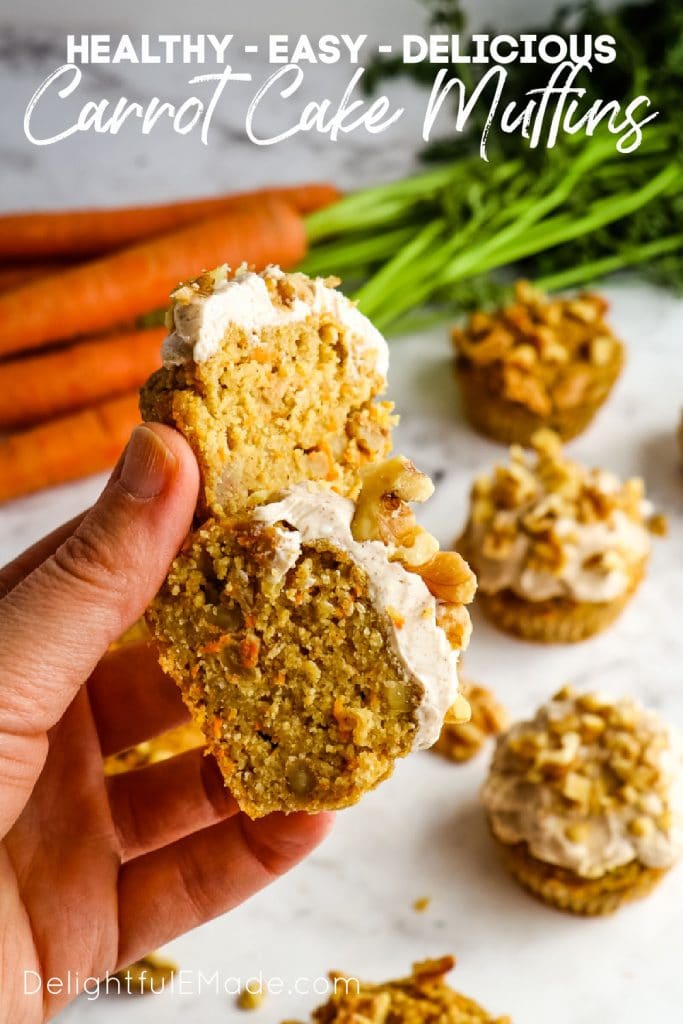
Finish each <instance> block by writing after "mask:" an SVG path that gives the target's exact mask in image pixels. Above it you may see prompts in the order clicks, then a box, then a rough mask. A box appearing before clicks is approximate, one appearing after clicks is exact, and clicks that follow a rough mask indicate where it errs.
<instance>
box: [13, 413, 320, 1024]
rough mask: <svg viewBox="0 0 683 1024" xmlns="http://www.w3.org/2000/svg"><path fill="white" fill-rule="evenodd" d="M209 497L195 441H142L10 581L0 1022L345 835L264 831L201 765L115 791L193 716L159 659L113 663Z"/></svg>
mask: <svg viewBox="0 0 683 1024" xmlns="http://www.w3.org/2000/svg"><path fill="white" fill-rule="evenodd" d="M197 488H198V475H197V466H196V463H195V461H194V458H193V456H192V453H191V451H190V449H189V447H188V445H187V444H186V443H185V441H184V440H183V438H182V437H181V436H180V435H179V434H177V433H176V432H175V431H173V430H171V429H170V428H168V427H163V426H159V425H147V426H144V427H138V428H137V429H136V430H135V431H134V433H133V435H132V438H131V440H130V442H129V444H128V447H127V449H126V452H125V453H124V455H123V456H122V458H121V460H120V462H119V464H118V466H117V467H116V469H115V470H114V473H113V474H112V477H111V479H110V481H109V483H108V484H107V487H106V488H105V490H104V492H103V494H102V496H101V497H100V499H99V500H98V502H97V504H96V505H95V506H94V507H93V508H92V509H91V510H90V511H89V512H88V513H86V514H85V516H83V517H79V518H78V519H77V520H74V521H73V522H71V523H68V524H66V525H65V526H63V527H61V528H60V529H59V530H57V531H56V532H55V533H53V534H51V535H50V536H49V537H46V538H45V539H44V540H42V541H40V542H39V543H38V544H36V545H35V546H34V547H32V548H30V549H29V550H28V551H27V552H25V553H24V554H23V555H21V556H20V557H19V558H18V559H17V560H16V561H14V562H12V563H11V564H10V565H8V566H6V567H5V569H4V570H2V571H0V840H1V841H0V1024H10V1022H11V1024H37V1022H42V1021H44V1020H47V1019H49V1018H50V1017H51V1016H53V1015H54V1013H56V1012H57V1010H59V1009H60V1008H61V1007H63V1005H64V1004H65V1002H68V1000H69V999H70V998H72V996H73V993H72V994H71V995H69V994H67V993H66V992H61V993H55V994H50V993H49V992H47V991H46V984H45V983H46V982H47V980H48V979H50V978H61V979H64V980H65V982H66V979H67V977H68V976H69V972H71V976H72V977H75V976H76V973H78V974H79V976H80V977H81V979H83V978H86V977H93V976H94V977H98V978H99V977H102V976H104V975H105V974H106V973H107V972H111V971H114V970H116V969H118V968H119V967H121V966H125V965H127V964H128V963H130V962H132V961H133V960H135V959H137V958H138V957H140V956H141V955H143V954H145V953H147V952H149V951H150V950H151V949H153V948H154V947H155V946H158V945H160V944H161V943H164V942H166V941H168V940H169V939H171V938H173V937H174V936H176V935H178V934H180V933H181V932H184V931H187V930H188V929H190V928H193V927H195V926H196V925H199V924H201V923H202V922H204V921H207V920H209V919H210V918H212V917H215V916H216V915H218V914H221V913H223V912H224V911H226V910H229V909H230V908H232V907H234V906H236V905H237V904H238V903H241V902H242V901H243V900H245V899H246V898H247V897H248V896H250V895H251V894H252V893H254V892H256V891H257V890H258V889H260V888H262V887H263V886H264V885H266V884H268V882H270V881H272V880H273V879H274V878H276V877H277V876H278V875H280V874H282V873H283V872H285V871H287V870H288V869H289V868H291V867H292V866H293V865H294V864H296V863H297V862H298V861H299V860H301V858H302V857H304V856H305V855H306V854H307V853H309V852H310V851H311V850H312V849H313V848H314V847H315V846H316V845H317V843H318V842H319V841H320V840H321V839H322V837H323V836H324V834H325V833H326V831H327V829H328V827H329V823H330V816H329V815H316V816H308V815H305V814H291V815H289V816H285V815H277V814H273V815H270V816H269V817H267V818H263V819H261V820H259V821H250V820H249V819H248V818H246V817H245V816H244V815H242V814H240V813H239V812H238V809H237V807H236V805H235V803H234V801H233V800H232V799H231V797H230V795H229V794H228V792H227V790H225V788H224V786H223V782H222V779H221V778H220V775H219V772H218V768H217V766H216V764H215V762H214V761H213V759H212V758H209V757H204V756H203V755H202V753H201V750H195V751H189V752H187V753H185V754H181V755H179V756H177V757H174V758H172V759H170V760H168V761H165V762H161V763H159V764H155V765H151V766H148V767H146V768H142V769H140V770H138V771H136V772H133V773H126V774H122V775H117V776H113V777H112V778H109V779H105V778H104V774H103V758H104V757H105V756H107V755H108V754H111V753H114V752H116V751H119V750H122V749H123V748H125V747H127V746H130V745H132V744H134V743H138V742H140V741H141V740H144V739H148V738H150V737H152V736H154V735H158V734H159V733H160V732H163V731H165V730H166V729H168V728H171V727H172V726H174V725H177V724H179V723H180V722H181V721H183V720H184V719H185V718H186V717H187V713H186V712H185V710H184V708H183V705H182V702H181V701H180V697H179V694H178V691H177V689H176V687H175V685H174V684H173V683H172V682H171V681H170V680H169V679H168V678H166V677H165V676H164V675H163V673H162V672H161V670H160V668H159V667H158V665H157V662H156V658H155V656H154V652H153V651H152V649H151V648H150V647H148V646H146V645H144V644H138V645H135V646H133V647H122V648H120V649H118V650H116V651H114V652H111V653H106V652H107V649H108V647H109V645H110V644H111V643H112V641H114V640H116V639H117V638H118V637H119V636H120V635H121V634H122V633H123V632H124V631H125V630H126V629H127V628H128V627H129V626H130V625H132V624H133V623H134V622H135V621H136V619H138V618H139V616H140V615H141V614H142V612H143V611H144V609H145V607H146V605H147V604H148V603H149V601H150V600H151V598H152V597H153V596H154V594H155V593H156V591H157V590H158V588H159V587H160V585H161V583H162V581H163V578H164V576H165V574H166V571H167V569H168V566H169V564H170V562H171V560H172V558H173V557H174V555H175V554H176V552H177V550H178V548H179V547H180V545H181V543H182V541H183V538H184V536H185V534H186V533H187V530H188V528H189V526H190V523H191V519H192V513H193V510H194V506H195V502H196V498H197ZM3 595H4V596H3ZM29 971H33V972H37V973H38V974H39V975H40V976H41V977H42V979H43V985H42V987H41V989H40V991H38V992H36V993H35V994H33V995H29V994H26V992H25V991H24V978H25V977H31V978H33V979H35V975H25V972H29ZM31 987H32V988H33V989H35V988H37V986H36V985H32V986H31ZM53 987H55V988H56V987H57V986H53Z"/></svg>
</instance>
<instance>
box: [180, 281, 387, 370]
mask: <svg viewBox="0 0 683 1024" xmlns="http://www.w3.org/2000/svg"><path fill="white" fill-rule="evenodd" d="M287 278H289V279H290V280H291V281H292V282H297V283H301V282H305V283H306V285H307V286H309V287H306V288H299V289H297V290H296V291H295V292H294V293H293V294H292V295H291V297H290V298H289V299H288V301H287V302H286V303H278V302H274V301H273V292H272V290H271V289H270V288H269V287H268V283H269V281H270V283H271V285H272V284H273V283H274V282H275V283H277V282H278V281H283V280H285V279H287ZM207 279H208V280H209V281H210V287H209V286H207ZM172 299H173V305H172V309H171V322H170V324H169V327H170V328H171V331H170V334H169V335H168V337H167V338H166V339H165V341H164V343H163V346H162V351H161V355H162V360H163V363H164V365H165V366H176V365H182V364H183V363H185V362H188V361H190V360H193V361H194V362H196V363H201V362H205V361H206V360H207V359H211V357H212V356H213V355H215V354H216V353H217V352H218V351H219V349H220V346H221V342H222V339H223V336H224V335H225V332H226V329H227V327H228V326H229V325H230V324H235V325H237V326H239V327H240V328H242V330H244V331H245V332H246V333H247V334H249V335H251V336H252V339H253V341H254V343H255V344H257V343H258V341H259V331H261V330H262V329H263V328H265V327H277V326H280V325H284V324H291V323H297V322H300V321H305V320H307V319H308V318H309V317H310V316H315V315H321V314H329V315H331V316H332V317H334V319H335V320H337V321H338V322H339V323H341V324H342V325H343V326H344V327H345V328H346V329H347V331H348V332H349V335H350V338H351V340H352V343H353V345H355V346H356V349H357V351H358V352H362V353H365V352H367V351H371V352H373V353H374V354H375V369H376V371H377V373H378V374H380V376H382V377H386V374H387V371H388V368H389V349H388V346H387V343H386V340H385V339H384V337H383V336H382V335H381V334H380V332H379V331H378V330H377V328H376V327H374V326H373V324H372V323H371V322H370V321H369V320H368V318H367V317H366V316H364V315H363V314H362V313H361V312H360V310H359V309H358V308H357V307H356V306H355V305H354V303H353V302H351V301H350V300H349V299H348V298H347V297H346V296H345V295H343V294H342V292H340V291H337V289H336V288H332V287H330V285H329V284H328V283H326V281H325V280H324V279H323V278H320V277H316V278H307V277H305V275H303V274H292V275H287V274H285V273H284V271H282V270H281V269H280V267H277V266H269V267H266V269H265V270H264V271H262V272H261V273H259V274H257V273H254V272H253V271H251V270H249V269H248V268H247V267H246V266H244V265H243V266H241V267H240V268H239V269H238V270H237V271H236V273H235V274H234V276H230V271H229V268H228V267H227V266H223V267H219V268H218V269H217V270H215V271H213V272H212V274H211V275H204V277H202V278H200V279H199V280H198V281H196V282H191V283H190V284H186V285H182V286H181V287H180V288H178V289H177V290H176V291H175V292H174V293H173V296H172Z"/></svg>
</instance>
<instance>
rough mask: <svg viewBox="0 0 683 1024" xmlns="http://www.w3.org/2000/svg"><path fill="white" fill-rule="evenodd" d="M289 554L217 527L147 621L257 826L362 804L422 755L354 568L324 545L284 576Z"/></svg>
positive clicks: (194, 546) (396, 670)
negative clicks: (266, 819)
mask: <svg viewBox="0 0 683 1024" xmlns="http://www.w3.org/2000/svg"><path fill="white" fill-rule="evenodd" d="M279 544H280V539H279V537H278V534H277V532H276V531H275V529H274V528H273V527H270V526H264V525H261V524H258V523H255V522H254V521H253V520H250V519H249V517H248V516H247V517H244V518H241V519H240V518H234V519H223V520H209V521H208V522H207V523H205V524H204V526H203V527H201V528H200V529H199V530H198V531H196V532H195V533H194V534H191V535H190V537H189V538H188V540H187V541H186V543H185V546H184V548H183V550H182V551H181V553H180V554H179V555H178V557H177V558H176V560H175V561H174V563H173V565H172V567H171V570H170V572H169V576H168V578H167V580H166V582H165V584H164V586H163V587H162V589H161V591H160V592H159V594H158V595H157V597H156V598H155V600H154V601H153V602H152V604H151V605H150V607H149V608H148V610H147V613H146V614H147V621H148V623H149V624H150V626H151V628H152V631H153V633H154V635H155V638H156V641H157V645H158V647H159V661H160V663H161V666H162V668H163V669H164V671H166V672H167V673H168V675H170V676H171V677H172V678H173V679H174V680H175V681H176V683H177V684H178V686H179V687H180V690H181V693H182V696H183V699H184V701H185V703H186V705H187V707H188V708H189V710H190V713H191V714H192V717H193V719H194V721H195V723H196V724H197V726H198V727H199V728H200V729H201V730H202V732H203V734H204V739H205V742H206V747H207V750H208V751H209V752H210V753H212V754H213V755H214V757H215V758H216V761H217V762H218V766H219V768H220V769H221V772H222V774H223V777H224V779H225V783H226V786H227V788H228V789H229V790H230V792H231V793H232V795H233V797H234V798H235V800H236V801H237V803H238V805H239V807H240V809H241V810H242V811H243V812H244V813H245V814H247V815H248V816H249V817H250V818H259V817H262V816H263V815H266V814H270V813H271V812H273V811H284V812H290V811H308V812H314V811H321V810H336V809H339V808H342V807H348V806H350V805H351V804H354V803H356V801H357V800H359V799H360V797H361V796H362V795H363V793H365V792H367V791H368V790H370V789H373V788H374V787H375V786H377V785H378V784H379V783H380V782H382V781H383V780H384V779H385V778H387V777H388V776H389V775H391V773H392V771H393V767H394V762H395V760H396V759H397V758H399V757H404V756H406V755H407V754H408V753H410V751H411V750H412V748H413V745H414V740H415V733H416V728H417V718H416V709H417V707H418V706H419V702H420V699H421V693H420V691H419V688H418V686H417V685H416V683H415V682H414V681H413V680H412V678H411V677H410V675H409V673H408V671H407V670H406V669H405V667H404V666H403V665H402V663H401V662H400V661H399V659H398V657H397V656H396V655H395V654H394V652H393V648H392V646H391V644H390V642H389V641H390V631H391V628H392V626H391V621H390V619H389V617H388V613H387V612H385V610H384V609H383V608H382V607H380V606H379V605H377V604H375V603H374V601H373V600H372V598H371V596H370V593H369V589H368V580H367V576H366V574H365V573H364V571H363V570H362V569H361V568H360V566H358V565H357V564H356V563H355V562H354V561H353V560H352V558H351V556H349V555H348V554H347V553H345V552H343V551H342V550H340V549H337V548H335V546H334V545H333V544H331V543H330V542H328V541H327V540H325V539H324V538H323V539H321V540H320V541H319V542H316V543H315V544H305V545H302V548H301V553H300V555H299V557H298V560H297V562H296V564H295V565H294V566H292V567H291V568H290V569H289V570H287V572H286V573H285V574H284V575H279V576H278V575H277V574H276V575H275V576H274V575H273V574H272V572H271V568H272V566H273V564H274V560H275V559H276V557H277V554H278V545H279ZM275 564H276V563H275Z"/></svg>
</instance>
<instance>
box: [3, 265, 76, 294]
mask: <svg viewBox="0 0 683 1024" xmlns="http://www.w3.org/2000/svg"><path fill="white" fill-rule="evenodd" d="M67 267H68V263H58V262H57V261H56V260H53V261H51V262H47V261H42V262H38V263H36V262H32V263H26V264H21V263H17V264H12V265H11V266H0V292H7V291H11V289H12V288H18V287H19V285H22V284H26V282H27V281H33V280H35V278H37V277H44V276H45V274H56V273H58V272H59V271H60V270H65V269H66V268H67Z"/></svg>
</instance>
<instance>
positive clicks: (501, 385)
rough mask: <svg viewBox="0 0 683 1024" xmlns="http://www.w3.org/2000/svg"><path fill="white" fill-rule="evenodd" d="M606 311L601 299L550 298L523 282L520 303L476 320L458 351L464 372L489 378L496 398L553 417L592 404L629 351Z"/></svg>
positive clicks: (461, 336) (456, 340)
mask: <svg viewBox="0 0 683 1024" xmlns="http://www.w3.org/2000/svg"><path fill="white" fill-rule="evenodd" d="M606 312H607V302H606V300H605V299H604V298H603V297H602V296H600V295H596V294H594V293H590V292H585V293H582V294H580V295H578V296H577V297H575V298H570V299H559V298H553V299H548V298H546V296H545V295H544V294H543V293H542V292H540V291H538V290H537V289H536V288H533V287H532V286H531V285H530V284H529V282H528V281H518V282H517V284H516V285H515V302H514V303H512V304H511V305H509V306H505V307H503V308H502V309H499V310H496V311H494V312H492V313H482V312H476V313H473V314H472V315H471V316H470V318H469V320H468V321H467V324H466V325H465V327H464V328H456V329H455V330H454V331H453V344H454V346H455V350H456V352H457V354H458V358H459V360H460V361H461V365H463V366H464V367H466V368H470V369H473V370H483V371H485V373H486V384H487V387H488V388H489V389H490V390H491V391H492V392H493V393H495V394H497V395H499V396H500V398H502V399H505V400H507V401H510V402H516V403H518V404H520V405H523V406H525V407H526V408H527V409H528V410H529V411H530V412H532V413H535V414H536V415H537V416H540V417H546V416H550V415H551V414H552V413H553V412H556V411H564V410H568V409H573V408H575V407H576V406H579V405H583V404H584V403H586V402H590V401H592V399H593V395H594V392H595V390H596V389H597V391H598V392H599V391H600V390H601V388H602V385H603V384H604V380H605V378H607V379H613V378H614V376H615V373H616V372H618V369H619V367H620V366H621V363H622V360H623V346H622V344H621V342H620V341H619V340H618V339H617V338H616V337H615V336H614V334H613V333H612V330H611V328H610V327H609V326H608V324H607V323H606V321H605V313H606Z"/></svg>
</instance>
